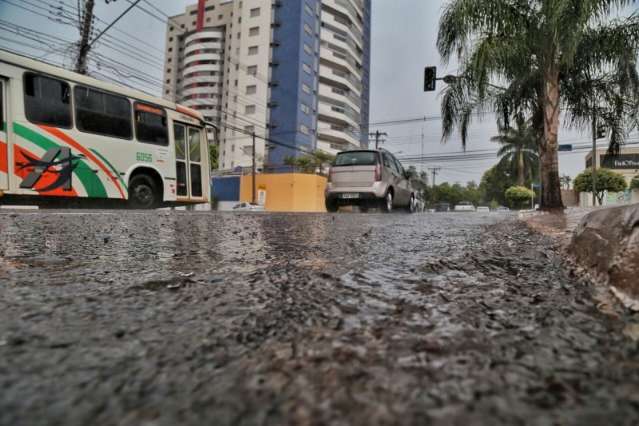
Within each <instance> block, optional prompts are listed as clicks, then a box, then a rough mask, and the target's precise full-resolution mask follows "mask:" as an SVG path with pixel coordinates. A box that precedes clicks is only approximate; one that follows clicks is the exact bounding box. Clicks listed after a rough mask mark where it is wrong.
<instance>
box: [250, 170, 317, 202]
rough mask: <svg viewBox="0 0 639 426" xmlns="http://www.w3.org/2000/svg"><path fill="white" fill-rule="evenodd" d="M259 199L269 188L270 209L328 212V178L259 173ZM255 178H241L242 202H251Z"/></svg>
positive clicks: (257, 185)
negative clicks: (325, 196)
mask: <svg viewBox="0 0 639 426" xmlns="http://www.w3.org/2000/svg"><path fill="white" fill-rule="evenodd" d="M256 188H257V189H256V198H257V197H258V196H257V194H258V192H259V190H265V191H266V206H265V208H266V210H267V211H270V212H325V211H326V208H325V207H324V189H325V188H326V178H325V177H323V176H317V175H307V174H300V173H285V174H264V175H257V176H256ZM251 198H252V177H251V176H250V175H249V176H242V178H241V180H240V201H246V202H251Z"/></svg>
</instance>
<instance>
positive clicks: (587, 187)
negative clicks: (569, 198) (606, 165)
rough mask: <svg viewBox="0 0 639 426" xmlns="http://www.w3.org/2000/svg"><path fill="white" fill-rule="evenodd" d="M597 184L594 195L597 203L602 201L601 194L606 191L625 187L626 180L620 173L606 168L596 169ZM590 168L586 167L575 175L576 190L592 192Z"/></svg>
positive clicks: (622, 189) (618, 190)
mask: <svg viewBox="0 0 639 426" xmlns="http://www.w3.org/2000/svg"><path fill="white" fill-rule="evenodd" d="M596 177H597V186H596V188H595V190H596V191H595V195H596V196H597V200H599V204H601V203H602V202H603V196H604V193H605V192H606V191H609V192H621V191H624V190H625V189H626V188H627V186H628V185H627V184H626V180H625V179H624V177H623V176H622V175H620V174H619V173H617V172H613V171H612V170H608V169H598V170H597V173H596ZM592 186H593V185H592V169H588V170H586V171H584V172H583V173H581V174H579V175H577V177H576V178H575V183H574V187H575V190H576V191H578V192H592Z"/></svg>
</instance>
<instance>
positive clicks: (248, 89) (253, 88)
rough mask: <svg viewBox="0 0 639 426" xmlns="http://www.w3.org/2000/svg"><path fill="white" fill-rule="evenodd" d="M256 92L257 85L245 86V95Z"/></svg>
mask: <svg viewBox="0 0 639 426" xmlns="http://www.w3.org/2000/svg"><path fill="white" fill-rule="evenodd" d="M256 93H257V86H256V85H252V86H246V94H247V95H254V94H256Z"/></svg>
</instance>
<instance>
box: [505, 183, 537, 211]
mask: <svg viewBox="0 0 639 426" xmlns="http://www.w3.org/2000/svg"><path fill="white" fill-rule="evenodd" d="M505 196H506V200H507V201H508V205H509V206H510V207H512V208H515V209H521V208H524V207H525V206H526V205H530V204H531V200H532V199H533V197H534V196H535V193H534V192H533V191H531V190H530V189H528V188H526V187H523V186H512V187H510V188H508V189H507V190H506V193H505Z"/></svg>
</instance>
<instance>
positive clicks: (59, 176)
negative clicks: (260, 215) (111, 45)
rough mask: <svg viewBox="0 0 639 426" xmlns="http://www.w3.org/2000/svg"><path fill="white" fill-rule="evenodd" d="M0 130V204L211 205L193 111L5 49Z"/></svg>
mask: <svg viewBox="0 0 639 426" xmlns="http://www.w3.org/2000/svg"><path fill="white" fill-rule="evenodd" d="M0 123H2V124H1V127H0V204H35V205H43V206H46V205H52V204H53V205H59V206H67V205H76V204H79V205H86V203H88V204H89V205H98V204H99V205H103V204H104V203H98V201H101V202H106V201H111V203H109V204H124V203H126V204H127V205H128V206H130V207H133V208H153V207H159V206H166V205H185V204H196V203H206V202H208V200H209V193H210V166H209V149H208V141H207V129H206V127H205V126H206V125H205V121H204V118H203V116H202V115H201V114H200V113H199V112H197V111H195V110H192V109H189V108H186V107H182V106H180V105H177V104H175V103H172V102H169V101H166V100H163V99H160V98H155V97H153V96H149V95H147V94H144V93H142V92H138V91H135V90H131V89H128V88H124V87H121V86H118V85H115V84H110V83H107V82H103V81H100V80H96V79H94V78H90V77H87V76H83V75H80V74H76V73H73V72H70V71H66V70H64V69H61V68H58V67H55V66H52V65H48V64H45V63H42V62H39V61H35V60H32V59H29V58H25V57H22V56H19V55H14V54H12V53H9V52H6V51H3V50H0ZM214 133H215V132H214ZM73 200H84V201H85V203H77V202H74V201H73ZM115 200H119V203H114V201H115ZM55 201H57V203H56V202H55Z"/></svg>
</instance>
